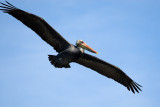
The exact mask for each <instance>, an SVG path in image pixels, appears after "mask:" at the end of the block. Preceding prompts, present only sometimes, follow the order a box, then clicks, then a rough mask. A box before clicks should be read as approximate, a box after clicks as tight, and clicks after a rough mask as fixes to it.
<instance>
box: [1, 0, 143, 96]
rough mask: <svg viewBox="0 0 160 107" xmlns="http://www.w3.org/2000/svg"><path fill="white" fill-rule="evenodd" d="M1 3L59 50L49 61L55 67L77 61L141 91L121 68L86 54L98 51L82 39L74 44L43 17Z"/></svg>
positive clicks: (10, 13)
mask: <svg viewBox="0 0 160 107" xmlns="http://www.w3.org/2000/svg"><path fill="white" fill-rule="evenodd" d="M0 4H1V6H0V7H1V8H0V10H2V11H3V12H4V13H8V14H9V15H11V16H13V17H14V18H16V19H18V20H19V21H21V22H22V23H23V24H24V25H26V26H27V27H29V28H30V29H32V30H33V31H34V32H35V33H37V34H38V35H39V36H40V37H41V38H42V39H43V40H44V41H46V42H47V43H48V44H49V45H50V46H52V47H53V48H54V49H55V50H56V51H57V52H58V55H49V61H50V62H51V64H52V65H53V66H54V67H56V68H63V67H64V68H70V67H71V66H70V65H69V64H70V63H71V62H75V63H77V64H80V65H83V66H85V67H87V68H90V69H92V70H94V71H96V72H98V73H100V74H102V75H104V76H106V77H108V78H111V79H113V80H115V81H116V82H118V83H120V84H122V85H123V86H125V87H126V88H127V89H128V90H129V91H130V90H131V91H132V92H133V93H135V91H136V92H138V93H139V91H141V89H140V87H141V85H139V84H137V83H136V82H135V81H133V80H132V79H131V78H130V77H129V76H127V75H126V74H125V73H124V72H123V71H122V70H121V69H120V68H118V67H116V66H114V65H112V64H110V63H108V62H105V61H103V60H101V59H99V58H97V57H95V56H92V55H89V54H86V53H85V52H84V51H85V50H87V51H90V52H93V53H96V54H98V53H97V52H96V51H95V50H93V49H92V48H91V47H89V46H88V45H87V44H86V43H84V42H83V41H82V40H78V41H77V42H76V44H75V45H72V44H70V43H69V42H68V41H67V40H65V39H64V38H63V37H62V36H61V35H60V34H59V33H58V32H57V31H56V30H54V29H53V28H52V27H51V26H50V25H49V24H48V23H47V22H46V21H45V20H44V19H43V18H41V17H39V16H36V15H34V14H31V13H28V12H26V11H23V10H21V9H18V8H16V7H15V6H13V5H12V4H10V3H9V2H7V1H6V4H5V3H1V2H0Z"/></svg>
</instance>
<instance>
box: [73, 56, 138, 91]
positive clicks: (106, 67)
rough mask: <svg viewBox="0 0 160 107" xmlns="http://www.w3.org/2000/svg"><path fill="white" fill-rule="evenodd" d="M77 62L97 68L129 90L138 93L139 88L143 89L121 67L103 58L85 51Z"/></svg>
mask: <svg viewBox="0 0 160 107" xmlns="http://www.w3.org/2000/svg"><path fill="white" fill-rule="evenodd" d="M76 63H78V64H81V65H83V66H85V67H88V68H90V69H92V70H95V71H97V72H98V73H100V74H102V75H104V76H106V77H108V78H111V79H114V80H115V81H117V82H119V83H120V84H122V85H124V86H125V87H127V89H128V90H129V91H130V90H131V91H132V92H133V93H135V91H136V92H138V93H139V90H140V91H141V89H140V87H141V86H140V85H139V84H137V83H136V82H134V81H133V80H132V79H131V78H130V77H128V76H127V75H126V74H125V73H124V72H123V71H122V70H121V69H119V68H118V67H116V66H114V65H111V64H109V63H107V62H105V61H103V60H101V59H98V58H96V57H94V56H91V55H89V54H86V53H83V54H82V56H81V57H80V58H79V59H78V60H77V61H76Z"/></svg>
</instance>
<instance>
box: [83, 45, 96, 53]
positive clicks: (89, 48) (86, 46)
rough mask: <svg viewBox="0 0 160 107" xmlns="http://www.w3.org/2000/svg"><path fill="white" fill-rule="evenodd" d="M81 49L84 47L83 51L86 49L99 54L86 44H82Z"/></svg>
mask: <svg viewBox="0 0 160 107" xmlns="http://www.w3.org/2000/svg"><path fill="white" fill-rule="evenodd" d="M80 47H82V48H83V49H86V50H88V51H90V52H93V53H96V54H98V52H96V51H95V50H93V49H92V48H91V47H90V46H88V45H87V44H86V43H83V44H81V46H80Z"/></svg>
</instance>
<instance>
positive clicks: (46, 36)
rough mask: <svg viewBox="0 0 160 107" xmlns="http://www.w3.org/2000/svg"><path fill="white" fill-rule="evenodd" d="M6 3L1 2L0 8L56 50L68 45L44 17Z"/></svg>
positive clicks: (58, 50) (59, 50)
mask: <svg viewBox="0 0 160 107" xmlns="http://www.w3.org/2000/svg"><path fill="white" fill-rule="evenodd" d="M0 3H1V2H0ZM6 3H7V4H4V3H1V4H2V6H0V7H1V9H0V10H2V11H3V12H5V13H8V14H10V15H12V16H13V17H15V18H16V19H18V20H19V21H21V22H22V23H23V24H25V25H26V26H28V27H29V28H31V29H32V30H33V31H34V32H35V33H37V34H38V35H39V36H40V37H41V38H42V39H43V40H44V41H46V42H47V43H48V44H50V45H51V46H53V47H54V49H55V50H56V51H57V52H61V51H62V50H64V49H66V48H67V47H69V46H70V43H68V42H67V41H66V40H65V39H64V38H63V37H62V36H61V35H60V34H59V33H58V32H56V31H55V30H54V29H53V28H52V27H51V26H50V25H49V24H48V23H47V22H46V21H45V20H44V19H42V18H41V17H39V16H36V15H34V14H31V13H28V12H25V11H23V10H20V9H18V8H16V7H15V6H13V5H12V4H10V3H8V2H7V1H6Z"/></svg>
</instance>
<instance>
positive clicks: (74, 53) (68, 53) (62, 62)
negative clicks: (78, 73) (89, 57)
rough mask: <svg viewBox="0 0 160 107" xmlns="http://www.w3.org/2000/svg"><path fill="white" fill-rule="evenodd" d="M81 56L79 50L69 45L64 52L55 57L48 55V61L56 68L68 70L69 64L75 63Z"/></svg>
mask: <svg viewBox="0 0 160 107" xmlns="http://www.w3.org/2000/svg"><path fill="white" fill-rule="evenodd" d="M81 55H82V52H81V50H80V49H79V48H78V47H76V46H74V45H71V46H70V47H68V48H67V49H65V50H64V51H62V52H60V53H59V54H58V55H57V56H54V55H48V56H49V61H50V62H51V64H52V65H54V66H55V67H57V68H62V67H64V68H70V65H69V63H71V62H75V61H76V60H77V59H79V58H80V57H81Z"/></svg>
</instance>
